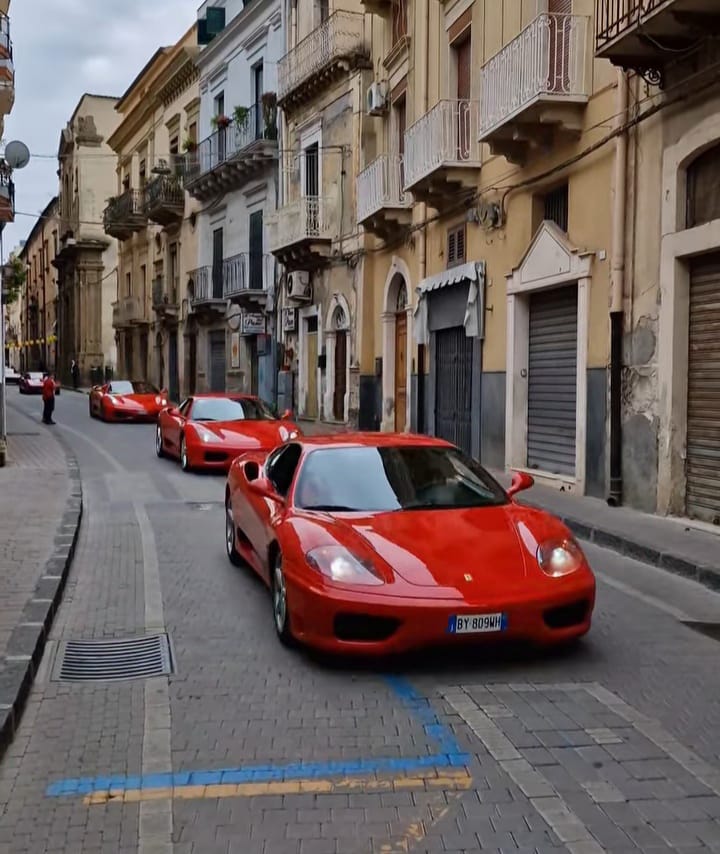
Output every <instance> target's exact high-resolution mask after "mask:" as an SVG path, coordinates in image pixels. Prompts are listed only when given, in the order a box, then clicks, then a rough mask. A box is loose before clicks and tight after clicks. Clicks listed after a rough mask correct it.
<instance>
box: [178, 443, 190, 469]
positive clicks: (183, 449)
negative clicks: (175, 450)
mask: <svg viewBox="0 0 720 854" xmlns="http://www.w3.org/2000/svg"><path fill="white" fill-rule="evenodd" d="M180 468H181V469H182V470H183V471H187V472H189V471H190V460H189V458H188V452H187V445H186V443H185V437H184V436H183V437H182V439H180Z"/></svg>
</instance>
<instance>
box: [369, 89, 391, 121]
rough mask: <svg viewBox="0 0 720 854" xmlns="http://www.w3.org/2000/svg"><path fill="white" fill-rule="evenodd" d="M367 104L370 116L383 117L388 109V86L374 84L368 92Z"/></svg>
mask: <svg viewBox="0 0 720 854" xmlns="http://www.w3.org/2000/svg"><path fill="white" fill-rule="evenodd" d="M366 104H367V112H368V115H371V116H382V115H383V114H384V113H385V112H386V111H387V107H388V99H387V86H386V85H385V83H373V84H372V85H371V86H370V88H369V89H368V90H367V95H366Z"/></svg>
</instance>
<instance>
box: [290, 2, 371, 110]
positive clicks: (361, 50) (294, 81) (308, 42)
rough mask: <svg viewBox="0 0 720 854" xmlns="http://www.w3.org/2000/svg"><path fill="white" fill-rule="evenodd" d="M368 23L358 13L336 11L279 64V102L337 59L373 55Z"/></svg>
mask: <svg viewBox="0 0 720 854" xmlns="http://www.w3.org/2000/svg"><path fill="white" fill-rule="evenodd" d="M364 21H365V19H364V16H363V15H362V14H359V13H357V12H333V14H332V15H330V17H329V18H327V20H325V21H323V23H322V24H320V26H319V27H316V28H315V29H314V30H313V31H312V32H311V33H310V34H309V35H308V36H306V37H305V38H304V39H303V40H302V41H301V42H299V43H298V44H297V45H296V46H295V47H294V48H292V50H290V51H288V53H286V54H285V56H284V57H283V58H282V59H281V60H280V62H279V63H278V99H280V100H282V99H283V98H285V97H287V96H288V95H289V94H290V93H291V92H293V91H294V90H295V89H297V88H298V87H300V86H301V85H302V84H303V83H304V82H305V81H306V80H308V79H309V78H310V77H312V76H313V75H315V74H317V73H318V72H320V71H322V70H323V69H324V68H326V67H327V66H328V65H330V64H331V63H332V62H334V61H335V60H337V59H341V58H342V57H349V56H364V55H369V51H368V49H367V45H366V44H365V31H364Z"/></svg>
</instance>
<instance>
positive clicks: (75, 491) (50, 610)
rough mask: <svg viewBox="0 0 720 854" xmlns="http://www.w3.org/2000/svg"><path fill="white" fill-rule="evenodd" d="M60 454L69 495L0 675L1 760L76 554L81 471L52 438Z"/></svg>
mask: <svg viewBox="0 0 720 854" xmlns="http://www.w3.org/2000/svg"><path fill="white" fill-rule="evenodd" d="M55 439H56V440H57V441H58V443H59V444H60V446H61V447H62V449H63V451H64V452H65V461H66V464H67V469H68V475H69V477H70V495H69V497H68V500H67V502H66V504H65V510H64V512H63V515H62V518H61V519H60V523H59V524H58V527H57V531H56V533H55V544H54V547H53V550H52V552H51V554H50V557H49V559H48V560H47V562H46V563H45V572H44V574H43V575H42V576H41V577H40V579H39V580H38V583H37V584H36V586H35V592H34V593H33V594H32V596H31V598H30V599H29V601H28V602H27V604H26V605H25V609H24V611H23V615H22V620H23V622H21V623H20V624H19V625H17V626H15V628H14V629H13V632H12V634H11V635H10V640H9V642H8V650H7V654H6V655H5V657H4V660H3V661H2V669H0V759H1V758H2V756H3V754H4V753H5V751H6V750H7V748H8V746H9V745H10V743H11V742H12V739H13V737H14V735H15V732H16V731H17V728H18V726H19V725H20V720H21V718H22V714H23V711H24V709H25V704H26V702H27V699H28V696H29V694H30V689H31V687H32V684H33V681H34V679H35V674H36V673H37V669H38V666H39V664H40V660H41V658H42V655H43V651H44V650H45V644H46V642H47V639H48V635H49V634H50V629H51V627H52V624H53V620H54V618H55V614H56V613H57V610H58V608H59V607H60V602H61V600H62V595H63V591H64V589H65V583H66V581H67V577H68V575H69V573H70V566H71V564H72V559H73V556H74V554H75V546H76V544H77V539H78V535H79V532H80V523H81V520H82V515H83V491H82V483H81V481H80V467H79V466H78V461H77V458H76V456H75V454H74V453H73V452H72V450H71V448H70V446H69V445H68V443H67V441H66V440H65V439H64V438H63V437H61V436H55Z"/></svg>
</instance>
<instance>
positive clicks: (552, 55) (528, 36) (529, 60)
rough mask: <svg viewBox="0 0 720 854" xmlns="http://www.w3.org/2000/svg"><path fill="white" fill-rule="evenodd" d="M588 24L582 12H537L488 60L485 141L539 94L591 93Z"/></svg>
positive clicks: (482, 112) (482, 117)
mask: <svg viewBox="0 0 720 854" xmlns="http://www.w3.org/2000/svg"><path fill="white" fill-rule="evenodd" d="M588 24H589V19H588V18H586V17H584V16H581V15H549V14H542V15H538V17H537V18H535V20H534V21H532V22H531V23H530V24H528V25H527V27H525V29H524V30H523V31H522V32H521V33H520V34H519V35H518V36H516V37H515V38H514V39H513V40H512V41H511V42H509V43H508V44H507V45H505V47H504V48H503V49H502V50H501V51H500V52H499V53H497V54H495V56H494V57H493V58H492V59H490V60H489V61H488V62H487V63H486V64H485V66H484V67H483V70H482V96H481V100H480V104H481V108H480V137H481V139H484V138H485V137H486V136H487V135H488V134H490V133H492V132H493V131H494V130H496V129H497V128H499V127H502V125H504V124H505V123H506V122H508V121H509V120H510V119H512V118H514V117H515V116H516V115H518V114H519V113H521V112H522V111H523V110H524V109H525V108H526V107H528V106H529V105H530V104H532V103H533V102H534V101H535V100H536V99H537V98H539V97H540V96H558V97H575V98H580V97H586V96H587V83H588V73H587V71H588Z"/></svg>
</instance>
